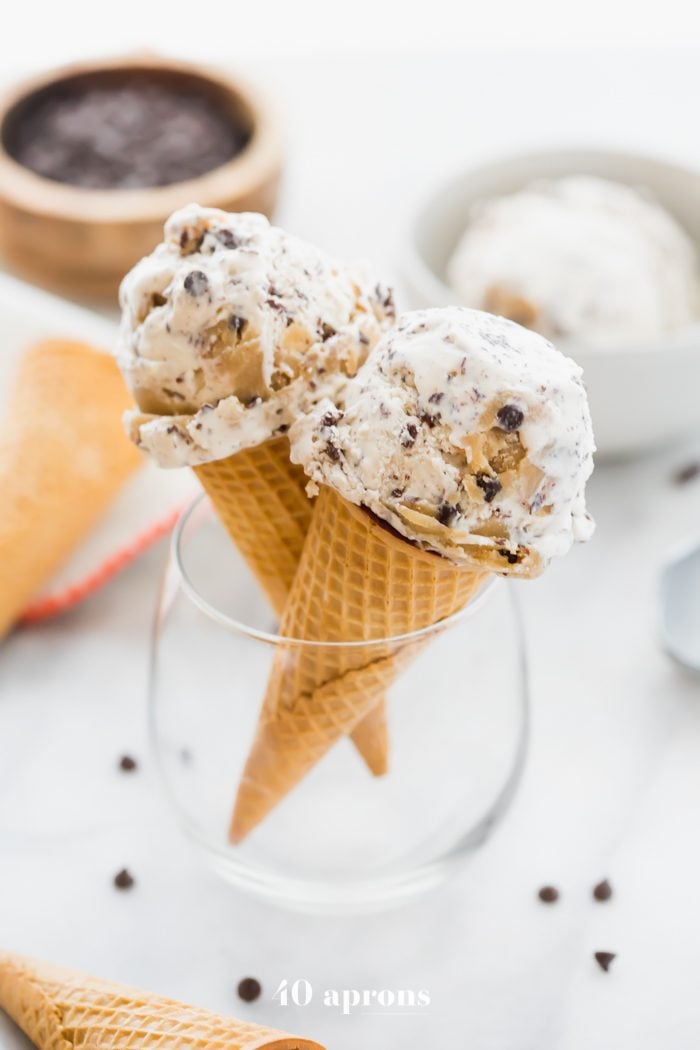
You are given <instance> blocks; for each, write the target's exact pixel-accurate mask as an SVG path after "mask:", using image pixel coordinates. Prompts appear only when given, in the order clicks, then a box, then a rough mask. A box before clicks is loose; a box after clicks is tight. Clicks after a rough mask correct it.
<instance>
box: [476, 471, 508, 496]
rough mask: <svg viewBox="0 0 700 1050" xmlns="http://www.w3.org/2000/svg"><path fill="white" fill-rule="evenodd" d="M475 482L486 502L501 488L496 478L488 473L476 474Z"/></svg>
mask: <svg viewBox="0 0 700 1050" xmlns="http://www.w3.org/2000/svg"><path fill="white" fill-rule="evenodd" d="M476 483H477V485H478V486H479V488H480V489H481V490H482V492H483V493H484V499H485V500H486V502H487V503H491V502H492V501H493V500H494V499H495V498H496V496H497V495H498V493H499V492H500V491H501V489H502V488H503V486H502V485H501V483H500V481H499V480H498V478H493V477H491V475H490V474H479V475H477V479H476Z"/></svg>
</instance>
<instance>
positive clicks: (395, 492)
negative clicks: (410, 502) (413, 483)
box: [391, 489, 406, 499]
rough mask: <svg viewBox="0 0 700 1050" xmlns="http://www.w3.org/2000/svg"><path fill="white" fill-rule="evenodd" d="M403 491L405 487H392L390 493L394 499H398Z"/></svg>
mask: <svg viewBox="0 0 700 1050" xmlns="http://www.w3.org/2000/svg"><path fill="white" fill-rule="evenodd" d="M405 491H406V489H392V490H391V495H392V496H393V498H394V499H399V498H400V497H401V496H403V494H404V492H405Z"/></svg>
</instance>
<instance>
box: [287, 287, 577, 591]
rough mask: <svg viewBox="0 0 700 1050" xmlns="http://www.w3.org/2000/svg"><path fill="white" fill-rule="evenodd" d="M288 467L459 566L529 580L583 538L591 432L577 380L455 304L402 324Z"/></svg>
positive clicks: (525, 337) (325, 409) (299, 426)
mask: <svg viewBox="0 0 700 1050" xmlns="http://www.w3.org/2000/svg"><path fill="white" fill-rule="evenodd" d="M290 438H291V441H292V459H293V460H294V461H295V462H297V463H300V464H301V465H302V466H303V467H304V469H305V471H306V473H307V474H308V475H309V477H310V478H312V479H313V482H312V484H313V485H316V484H322V485H328V486H331V487H332V488H334V489H335V490H336V491H337V492H339V493H340V495H341V496H343V497H344V498H345V499H347V500H349V501H350V502H352V503H355V504H357V505H359V506H363V507H365V508H367V509H368V510H370V511H372V512H373V513H374V514H376V515H377V516H378V517H380V518H382V519H383V520H384V521H385V522H387V523H388V524H389V525H391V526H392V527H393V528H394V529H395V530H396V531H398V532H399V533H401V534H402V535H403V536H405V537H406V538H407V539H409V540H411V541H413V542H414V543H416V544H418V545H419V546H421V547H423V548H426V549H428V550H432V551H436V552H438V553H439V554H442V555H444V556H445V557H447V558H449V559H451V560H452V561H454V562H457V563H466V564H471V565H474V566H477V567H479V568H484V569H490V570H492V571H495V572H499V573H509V574H514V575H522V576H536V575H537V574H538V573H539V572H541V571H542V569H543V568H544V567H545V565H546V564H547V562H548V561H549V560H550V559H551V558H553V557H555V556H557V555H562V554H565V553H566V552H567V551H568V550H569V548H570V546H571V544H572V543H573V542H574V541H575V540H586V539H588V538H589V536H590V535H591V533H592V531H593V527H594V526H593V522H592V520H591V518H590V517H589V516H588V514H587V513H586V507H585V502H584V488H585V483H586V480H587V478H588V477H589V475H590V473H591V471H592V469H593V458H592V457H593V451H594V444H593V432H592V429H591V420H590V415H589V411H588V403H587V400H586V393H585V390H584V387H583V383H582V380H581V370H580V368H579V367H578V366H577V365H576V364H574V362H573V361H571V360H570V359H569V358H567V357H565V356H564V355H563V354H561V353H559V351H558V350H556V349H555V348H554V347H553V346H552V345H551V343H548V342H547V341H546V340H545V339H543V338H542V337H541V336H539V335H537V334H535V333H534V332H531V331H528V330H527V329H525V328H522V327H520V325H516V324H514V323H513V322H511V321H507V320H504V319H503V318H500V317H492V316H491V315H489V314H485V313H481V312H479V311H477V310H469V309H466V308H464V307H449V308H447V309H434V310H419V311H415V312H413V313H407V314H404V315H403V316H402V317H401V318H400V319H399V323H398V324H397V326H396V327H395V328H394V329H392V330H391V331H390V332H389V333H387V334H386V335H385V336H384V337H383V338H382V339H381V340H380V342H379V343H378V344H377V346H376V347H375V349H374V350H373V351H372V353H371V354H370V356H369V358H368V360H367V362H366V363H365V364H364V366H363V367H362V368H361V369H360V371H359V372H358V374H357V376H356V377H355V378H354V379H353V380H351V381H350V382H349V383H348V384H347V386H346V388H345V391H344V394H343V400H342V403H341V402H340V401H338V400H336V401H330V400H326V401H325V402H323V403H321V404H319V405H318V406H317V407H316V408H315V409H314V410H313V412H311V413H310V414H309V415H308V416H306V417H305V418H302V419H299V420H298V421H297V423H296V424H295V425H294V426H293V427H292V429H291V431H290Z"/></svg>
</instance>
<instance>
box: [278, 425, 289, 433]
mask: <svg viewBox="0 0 700 1050" xmlns="http://www.w3.org/2000/svg"><path fill="white" fill-rule="evenodd" d="M288 430H289V423H283V424H282V426H281V427H277V433H278V434H286V433H287V431H288Z"/></svg>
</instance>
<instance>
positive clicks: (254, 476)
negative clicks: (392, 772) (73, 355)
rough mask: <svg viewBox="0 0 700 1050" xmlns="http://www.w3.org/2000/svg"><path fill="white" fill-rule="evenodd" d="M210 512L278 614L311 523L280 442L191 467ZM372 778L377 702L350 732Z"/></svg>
mask: <svg viewBox="0 0 700 1050" xmlns="http://www.w3.org/2000/svg"><path fill="white" fill-rule="evenodd" d="M194 470H195V473H196V475H197V477H198V478H199V481H200V483H201V485H202V487H203V488H204V490H205V491H206V493H207V495H208V496H209V498H210V500H211V502H212V504H213V506H214V509H215V511H216V513H217V515H218V517H219V519H220V520H221V522H222V524H223V525H224V527H225V528H226V531H227V532H228V534H229V536H230V537H231V539H232V540H233V542H234V543H235V544H236V546H237V548H238V550H239V551H240V552H241V554H242V555H243V557H244V558H245V560H246V562H247V563H248V565H249V566H250V568H251V570H252V571H253V573H254V574H255V577H256V579H257V580H258V582H259V584H260V586H261V587H262V589H263V590H264V591H265V594H266V595H267V597H268V599H269V601H270V604H271V605H272V607H273V609H274V610H275V612H276V613H278V614H279V615H282V612H283V610H284V606H285V603H286V601H287V597H288V595H289V591H290V588H291V586H292V580H293V579H294V574H295V573H296V570H297V566H298V564H299V559H300V558H301V552H302V549H303V546H304V540H305V539H306V534H307V532H308V529H309V524H310V522H311V514H312V510H313V503H312V502H311V500H310V499H309V497H308V496H307V495H306V482H307V480H308V479H307V478H306V476H305V474H304V471H303V470H302V468H301V467H299V466H297V465H296V464H294V463H292V462H291V461H290V459H289V441H288V440H287V438H286V437H282V438H276V439H275V440H273V441H267V442H265V443H263V444H262V445H257V446H256V447H254V448H249V449H244V450H243V451H241V452H238V453H236V455H234V456H228V457H227V458H226V459H221V460H217V461H215V462H213V463H205V464H203V465H202V466H198V467H195V468H194ZM351 737H352V741H353V743H354V744H355V747H356V748H357V750H358V752H359V753H360V755H362V757H363V758H364V760H365V762H366V764H367V766H368V768H369V769H370V771H371V772H372V773H374V775H375V776H381V775H382V774H383V773H385V772H386V770H387V767H388V750H389V745H388V732H387V724H386V707H385V702H384V699H383V698H380V699H379V700H378V702H377V703H376V704H375V705H374V707H372V708H371V709H368V711H367V714H366V716H365V718H364V719H362V721H361V722H360V724H358V726H357V727H356V728H355V729H354V730H353V732H352V733H351Z"/></svg>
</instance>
